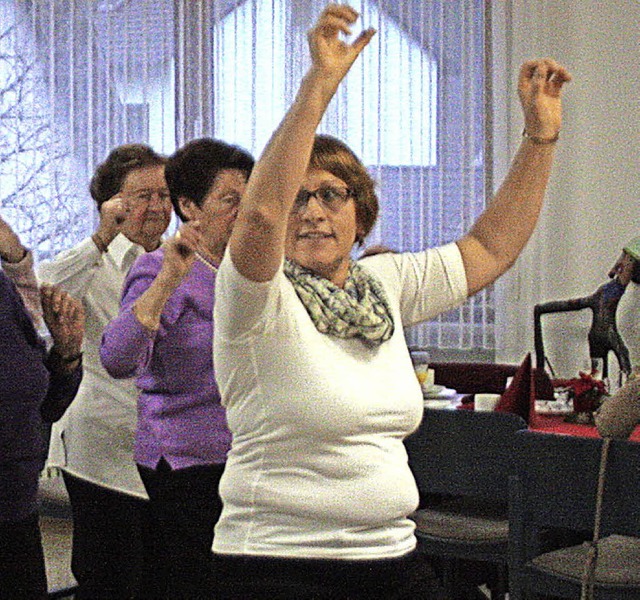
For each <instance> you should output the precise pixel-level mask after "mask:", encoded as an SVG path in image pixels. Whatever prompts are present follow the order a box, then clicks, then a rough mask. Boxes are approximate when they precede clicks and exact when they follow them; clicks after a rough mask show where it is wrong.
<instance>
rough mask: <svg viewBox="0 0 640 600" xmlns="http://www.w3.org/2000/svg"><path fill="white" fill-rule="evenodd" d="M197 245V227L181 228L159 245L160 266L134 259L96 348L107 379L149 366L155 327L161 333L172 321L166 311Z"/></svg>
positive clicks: (121, 377) (191, 263)
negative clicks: (114, 311) (116, 312)
mask: <svg viewBox="0 0 640 600" xmlns="http://www.w3.org/2000/svg"><path fill="white" fill-rule="evenodd" d="M199 243H201V234H200V230H199V226H198V224H197V222H191V223H185V224H183V225H182V226H181V227H180V230H179V232H178V233H177V234H176V235H175V236H174V237H172V238H170V239H168V240H166V241H165V243H164V245H163V248H164V255H163V260H162V264H161V265H158V263H157V262H153V263H152V262H151V261H150V259H149V257H148V256H147V255H145V258H143V261H142V262H143V264H141V261H140V259H139V260H138V262H137V263H135V264H134V266H133V267H132V269H131V271H130V272H129V274H128V275H127V278H126V280H125V283H124V288H123V293H122V300H121V302H120V314H119V315H118V316H117V317H116V318H115V319H113V320H112V321H111V322H110V323H109V324H108V325H107V326H106V327H105V329H104V332H103V334H102V343H101V345H100V360H101V362H102V366H103V367H104V368H105V369H106V370H107V372H108V373H109V374H110V375H111V376H112V377H114V378H116V379H126V378H129V377H134V376H135V375H137V374H139V373H140V372H141V371H143V370H144V369H145V368H146V367H147V365H148V364H149V361H150V360H151V356H152V354H153V348H154V345H155V342H156V339H157V336H158V334H159V331H160V330H161V322H162V323H164V325H165V327H166V326H167V325H170V323H171V322H172V321H173V320H174V319H176V318H177V316H178V315H177V314H173V313H174V312H175V311H173V310H170V309H168V307H167V305H168V303H170V302H171V298H172V296H173V295H174V293H175V291H176V289H177V288H178V286H179V285H180V283H181V282H182V281H183V279H184V277H185V276H186V275H187V273H189V271H190V270H191V268H192V266H193V262H194V260H195V253H194V252H195V250H196V248H197V247H198V244H199ZM175 302H178V300H175ZM176 310H178V309H177V308H176ZM168 313H171V314H168Z"/></svg>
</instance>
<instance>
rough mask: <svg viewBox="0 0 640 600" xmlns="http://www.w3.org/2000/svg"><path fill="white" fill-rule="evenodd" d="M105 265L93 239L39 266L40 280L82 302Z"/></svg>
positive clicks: (88, 239)
mask: <svg viewBox="0 0 640 600" xmlns="http://www.w3.org/2000/svg"><path fill="white" fill-rule="evenodd" d="M102 265H103V257H102V253H101V252H100V250H99V249H98V247H97V246H96V245H95V243H94V241H93V240H92V239H91V238H87V239H86V240H84V241H82V242H80V243H79V244H78V245H77V246H75V247H73V248H71V249H69V250H65V251H64V252H61V253H60V254H58V255H57V256H56V257H55V258H54V259H53V260H51V261H47V262H43V263H41V264H40V265H39V266H38V279H39V280H40V281H42V282H44V283H53V284H55V285H60V286H62V288H63V289H64V290H65V291H67V292H69V293H70V294H71V295H72V296H73V297H74V298H77V299H78V300H82V299H83V298H84V297H85V295H86V293H87V291H88V289H89V286H90V285H91V282H92V281H93V278H94V277H95V275H96V273H97V272H98V270H99V268H100V267H101V266H102Z"/></svg>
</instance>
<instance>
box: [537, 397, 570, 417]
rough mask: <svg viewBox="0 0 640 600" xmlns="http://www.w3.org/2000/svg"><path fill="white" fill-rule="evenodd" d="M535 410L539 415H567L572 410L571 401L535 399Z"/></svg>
mask: <svg viewBox="0 0 640 600" xmlns="http://www.w3.org/2000/svg"><path fill="white" fill-rule="evenodd" d="M536 412H537V413H539V414H541V415H568V414H571V413H572V412H573V403H571V404H567V403H566V402H562V401H557V400H536Z"/></svg>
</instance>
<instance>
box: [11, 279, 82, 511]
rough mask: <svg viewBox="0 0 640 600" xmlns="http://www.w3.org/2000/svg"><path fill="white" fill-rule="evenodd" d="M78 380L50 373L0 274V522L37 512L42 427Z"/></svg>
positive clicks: (20, 307) (35, 337) (70, 396)
mask: <svg viewBox="0 0 640 600" xmlns="http://www.w3.org/2000/svg"><path fill="white" fill-rule="evenodd" d="M81 379H82V368H81V367H78V368H77V369H76V370H75V371H74V372H73V373H70V374H63V373H58V372H57V371H56V370H55V369H54V368H53V363H52V362H51V361H50V360H49V357H48V356H47V351H46V348H45V345H44V342H43V341H42V339H40V337H39V336H38V334H37V333H36V330H35V329H34V327H33V323H32V322H31V317H30V316H29V314H28V313H27V310H26V308H25V306H24V303H23V301H22V298H21V297H20V296H19V294H18V292H17V290H16V288H15V286H14V285H13V283H12V282H11V281H10V280H9V278H8V277H7V276H6V275H5V273H3V272H2V271H0V521H18V520H21V519H24V518H26V517H27V516H29V515H30V514H31V513H33V512H34V511H35V510H36V498H37V489H38V476H39V473H40V471H41V470H42V468H43V467H44V462H45V458H46V453H47V448H46V436H45V431H46V429H45V424H46V423H52V422H53V421H57V420H58V419H59V418H60V417H61V416H62V414H63V413H64V411H65V410H66V408H67V406H69V404H70V403H71V401H72V400H73V398H74V397H75V394H76V392H77V391H78V386H79V385H80V380H81Z"/></svg>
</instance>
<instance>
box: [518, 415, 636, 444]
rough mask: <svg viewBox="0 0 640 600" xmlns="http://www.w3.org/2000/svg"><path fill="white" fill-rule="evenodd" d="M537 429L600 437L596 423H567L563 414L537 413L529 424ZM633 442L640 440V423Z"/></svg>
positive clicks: (632, 437)
mask: <svg viewBox="0 0 640 600" xmlns="http://www.w3.org/2000/svg"><path fill="white" fill-rule="evenodd" d="M529 428H530V429H535V430H536V431H547V432H549V433H558V434H562V435H576V436H581V437H593V438H597V437H600V435H599V434H598V430H597V429H596V428H595V426H594V425H579V424H577V423H567V422H566V421H565V420H564V417H563V416H561V415H541V414H536V416H535V419H534V422H533V423H532V424H531V425H530V426H529ZM629 439H630V440H631V441H633V442H640V425H638V426H637V427H636V428H635V430H634V431H633V433H632V434H631V437H630V438H629Z"/></svg>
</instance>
